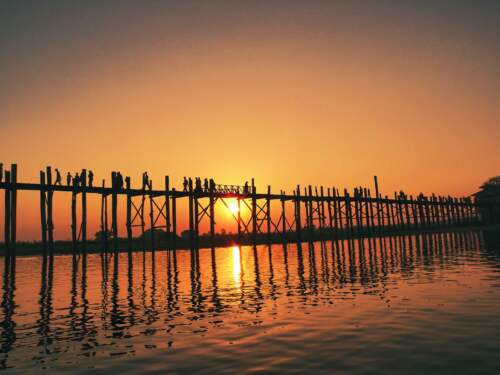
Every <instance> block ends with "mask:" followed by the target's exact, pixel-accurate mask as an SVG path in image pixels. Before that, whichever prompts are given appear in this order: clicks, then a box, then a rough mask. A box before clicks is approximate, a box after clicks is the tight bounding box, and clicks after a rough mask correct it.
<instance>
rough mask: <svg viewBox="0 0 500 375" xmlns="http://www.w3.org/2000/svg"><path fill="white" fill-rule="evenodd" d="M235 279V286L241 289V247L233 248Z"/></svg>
mask: <svg viewBox="0 0 500 375" xmlns="http://www.w3.org/2000/svg"><path fill="white" fill-rule="evenodd" d="M233 278H234V285H235V286H236V287H237V288H239V287H241V249H240V247H239V246H233Z"/></svg>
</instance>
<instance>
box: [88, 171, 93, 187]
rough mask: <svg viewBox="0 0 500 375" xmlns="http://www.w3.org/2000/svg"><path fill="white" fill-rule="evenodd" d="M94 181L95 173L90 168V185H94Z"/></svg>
mask: <svg viewBox="0 0 500 375" xmlns="http://www.w3.org/2000/svg"><path fill="white" fill-rule="evenodd" d="M93 182H94V173H93V172H92V171H91V170H89V187H92V184H93Z"/></svg>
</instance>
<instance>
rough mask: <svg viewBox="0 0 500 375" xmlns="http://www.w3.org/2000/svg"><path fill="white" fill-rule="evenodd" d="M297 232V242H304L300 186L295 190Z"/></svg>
mask: <svg viewBox="0 0 500 375" xmlns="http://www.w3.org/2000/svg"><path fill="white" fill-rule="evenodd" d="M294 203H295V232H296V237H297V241H299V242H300V241H302V219H301V213H300V185H297V189H296V190H295V200H294Z"/></svg>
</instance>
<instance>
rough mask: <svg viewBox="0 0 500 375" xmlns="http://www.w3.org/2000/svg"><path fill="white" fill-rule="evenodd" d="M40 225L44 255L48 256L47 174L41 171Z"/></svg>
mask: <svg viewBox="0 0 500 375" xmlns="http://www.w3.org/2000/svg"><path fill="white" fill-rule="evenodd" d="M40 223H41V227H42V248H43V254H44V255H46V254H47V196H46V186H45V172H43V171H40Z"/></svg>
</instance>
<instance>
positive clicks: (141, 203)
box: [0, 164, 479, 255]
mask: <svg viewBox="0 0 500 375" xmlns="http://www.w3.org/2000/svg"><path fill="white" fill-rule="evenodd" d="M17 172H18V170H17V165H16V164H12V165H11V167H10V170H7V171H5V173H4V174H5V176H4V178H3V179H2V180H1V182H0V189H3V190H4V193H5V205H4V208H5V215H4V218H5V225H4V241H5V248H6V254H7V255H15V252H16V238H17V234H16V221H17V192H18V191H19V190H31V191H37V192H39V194H40V218H41V220H40V229H41V235H42V238H41V239H42V245H43V249H44V251H46V250H49V251H52V250H53V248H54V221H53V195H54V193H56V192H67V193H70V194H71V195H72V200H71V232H72V242H73V249H74V250H76V248H77V246H81V248H82V249H83V250H86V248H87V242H88V241H87V194H98V195H99V196H100V197H101V218H100V225H101V233H103V237H104V238H103V239H102V241H103V242H104V243H105V245H106V246H107V243H108V240H109V241H112V243H113V247H114V250H115V251H118V247H119V231H118V218H117V211H118V210H117V208H118V196H120V195H122V196H126V216H127V217H126V240H127V246H128V249H129V250H131V249H132V242H133V235H132V229H133V227H136V226H137V227H140V229H141V234H142V237H143V238H144V233H145V228H146V221H147V216H149V220H148V221H149V229H150V231H149V233H150V234H151V246H152V248H153V249H154V248H155V230H156V229H162V230H164V231H165V233H166V236H167V238H168V243H169V247H172V248H175V247H176V242H177V241H178V238H179V237H178V233H177V232H178V229H177V215H178V210H177V204H178V200H179V199H187V200H188V218H189V232H188V236H189V244H190V246H191V247H192V248H196V247H197V245H198V243H199V237H200V235H199V226H200V224H201V223H202V221H203V220H208V221H209V228H210V231H209V237H210V241H211V243H212V245H213V244H214V238H215V236H216V229H215V224H216V221H215V209H214V208H215V204H216V202H217V201H221V202H222V204H224V205H225V206H226V207H228V209H229V205H228V202H227V199H230V198H233V199H236V200H237V205H238V210H237V212H232V216H233V218H234V220H235V223H236V225H237V228H238V238H241V237H249V238H251V239H252V240H253V241H254V242H255V241H256V240H257V239H258V238H262V237H263V236H264V237H265V238H267V239H268V240H269V241H271V240H272V239H276V238H281V239H282V240H283V241H287V240H290V239H293V240H296V241H302V240H311V239H313V238H314V237H315V235H320V236H321V237H325V238H326V237H331V238H336V237H338V236H339V235H341V234H342V235H345V234H348V235H351V236H356V235H361V234H364V233H369V234H372V233H373V234H384V233H387V232H390V231H394V230H408V231H411V230H421V229H423V230H427V229H433V228H442V227H449V226H455V225H466V224H471V223H476V222H478V220H479V213H478V210H477V206H476V204H475V202H474V201H473V200H472V199H471V198H470V197H461V198H456V197H450V196H447V197H445V196H436V195H435V194H432V195H431V196H424V195H423V194H420V195H418V196H416V197H414V196H412V195H407V194H405V193H404V192H402V191H401V192H399V193H398V192H395V193H394V195H393V196H391V197H389V196H387V195H385V196H382V194H381V193H380V192H379V187H378V180H377V177H376V176H375V177H374V187H375V189H374V196H372V193H371V190H370V189H369V188H366V187H357V188H355V189H354V190H353V191H352V192H351V193H350V192H349V191H347V189H343V191H339V189H338V188H335V187H331V188H330V187H328V188H326V189H325V188H324V187H322V186H321V187H319V188H318V187H314V188H313V187H312V186H311V185H309V186H306V187H303V188H301V187H300V186H299V185H297V187H296V189H294V191H293V192H292V194H287V193H286V192H285V191H280V193H279V194H276V193H274V194H273V193H271V187H270V186H268V187H267V191H266V192H264V193H257V189H256V187H255V184H254V181H253V179H252V181H251V185H248V184H245V186H238V185H215V184H212V183H211V184H210V185H209V186H208V187H207V185H205V187H202V186H201V184H197V185H196V186H193V182H192V180H191V179H189V181H188V182H187V183H185V184H184V189H182V190H181V191H179V190H176V189H175V188H172V187H171V186H170V179H169V177H168V176H165V180H164V182H163V184H164V185H163V187H162V189H153V186H152V182H151V181H150V180H149V179H148V180H147V181H146V182H144V180H143V186H142V187H141V188H140V189H137V188H132V186H131V182H130V178H129V177H126V178H125V180H124V181H125V184H123V179H122V177H121V175H120V174H118V173H116V172H113V173H112V176H111V181H112V183H111V186H106V183H105V181H104V180H103V181H102V185H101V186H92V181H91V180H90V179H89V176H88V173H87V171H86V170H82V173H81V176H79V180H78V181H75V180H73V183H72V184H71V185H70V186H62V185H61V182H60V181H58V182H57V184H54V182H53V181H54V180H53V171H52V168H51V167H47V168H46V169H45V170H44V171H40V181H39V183H21V182H18V181H17V174H18V173H17ZM117 176H120V179H122V180H121V182H120V181H118V179H117ZM2 177H3V176H2ZM92 177H93V175H92ZM78 198H80V200H81V204H80V210H79V211H80V212H79V215H78V212H77V211H78V210H77V200H78ZM108 198H110V200H111V227H109V226H108ZM272 201H278V202H279V203H280V209H279V212H278V214H277V215H276V214H275V215H274V219H273V216H272V215H271V202H272ZM146 202H149V204H147V203H146ZM287 203H288V205H291V206H292V208H291V209H290V208H289V209H288V210H287V209H286V207H287ZM242 205H243V206H246V207H247V208H248V210H249V211H250V217H249V219H247V220H244V219H243V218H242V216H241V210H240V209H239V208H240V207H241V206H242ZM146 206H148V207H146ZM146 208H148V209H149V212H148V213H147V214H146V213H145V211H146ZM290 211H291V212H290ZM78 216H80V218H79V220H78ZM108 233H109V236H108ZM108 237H110V238H108Z"/></svg>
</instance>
